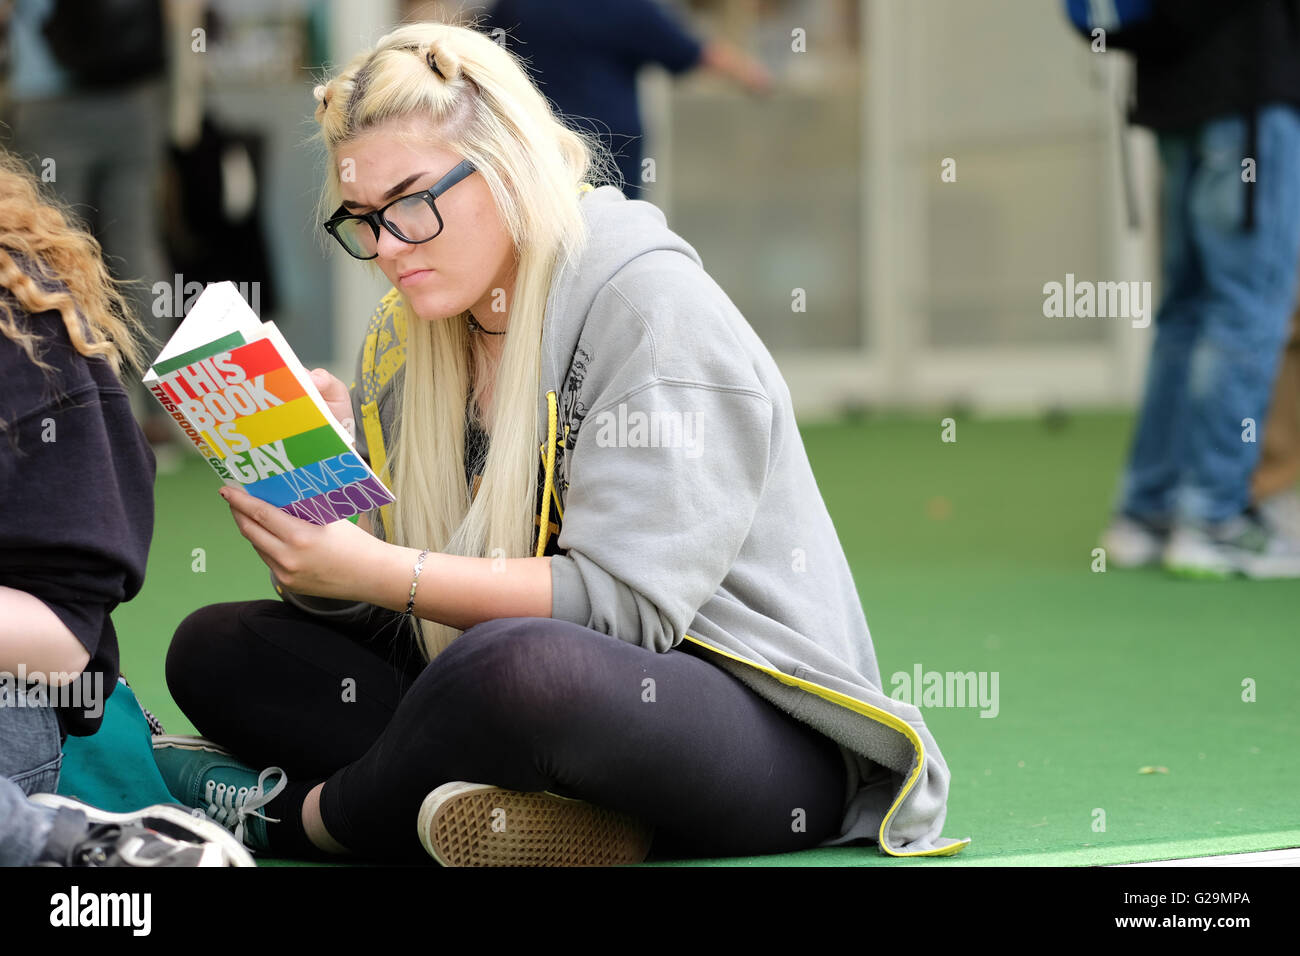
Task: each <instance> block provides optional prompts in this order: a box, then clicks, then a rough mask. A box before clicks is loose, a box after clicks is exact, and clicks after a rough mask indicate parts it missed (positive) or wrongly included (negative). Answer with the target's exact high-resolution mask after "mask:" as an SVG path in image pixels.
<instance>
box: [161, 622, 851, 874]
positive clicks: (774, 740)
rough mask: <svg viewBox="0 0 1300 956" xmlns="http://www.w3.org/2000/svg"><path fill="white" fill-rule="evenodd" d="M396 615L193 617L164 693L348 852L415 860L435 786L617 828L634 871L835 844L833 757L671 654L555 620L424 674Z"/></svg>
mask: <svg viewBox="0 0 1300 956" xmlns="http://www.w3.org/2000/svg"><path fill="white" fill-rule="evenodd" d="M397 621H398V618H397V617H396V615H393V614H392V613H391V612H384V611H381V610H379V609H376V612H375V614H374V615H373V616H372V617H371V618H370V619H369V620H367V621H364V622H361V623H355V624H338V623H332V622H329V621H328V620H327V619H323V618H319V617H315V616H312V615H309V614H307V613H305V612H302V611H299V610H298V609H297V608H295V607H293V606H292V605H289V604H285V603H282V602H279V601H249V602H238V603H228V604H214V605H210V606H208V607H204V608H201V609H200V610H198V611H195V612H194V613H193V614H191V615H190V616H189V617H187V618H186V619H185V620H184V621H183V622H182V623H181V625H180V627H179V628H178V630H177V631H176V634H175V636H174V638H173V640H172V643H171V647H170V649H169V651H168V654H167V683H168V686H169V687H170V689H171V692H172V695H173V697H174V698H175V700H176V702H177V704H178V705H179V706H180V708H181V710H182V711H184V712H185V714H186V715H187V716H188V717H189V718H190V719H191V720H192V721H193V722H194V725H195V727H197V728H198V730H199V732H200V733H201V734H202V735H203V736H205V737H207V738H209V739H211V740H213V741H214V742H216V743H218V744H221V745H222V746H224V747H226V748H228V749H230V750H231V751H233V752H234V753H235V754H236V755H237V756H238V757H239V758H240V759H241V760H243V761H245V762H247V763H249V764H251V765H252V766H254V767H256V768H258V769H261V768H262V767H265V766H278V767H281V768H283V769H284V771H285V773H286V775H287V776H288V777H289V779H290V781H292V782H304V781H313V782H319V781H322V780H323V781H325V786H324V789H323V790H322V793H321V816H322V820H323V822H324V824H325V827H326V829H327V830H329V832H330V834H331V836H333V837H334V838H335V839H336V840H338V841H339V842H340V843H342V844H343V845H344V846H346V847H347V848H348V849H349V850H350V851H352V852H353V853H354V854H356V855H357V856H359V857H362V858H371V859H394V860H396V859H416V858H423V859H424V860H426V861H427V860H428V856H427V854H425V853H424V850H423V848H422V847H421V846H420V843H419V840H418V837H417V835H416V817H417V815H418V811H419V807H420V803H421V802H422V801H423V799H424V798H425V796H426V795H427V794H428V793H429V791H430V790H433V789H434V788H435V787H437V786H439V785H440V784H443V783H446V782H448V781H451V780H464V781H470V782H473V783H487V784H493V785H496V786H499V787H504V788H506V789H508V790H523V791H541V790H549V791H550V792H552V793H556V794H560V795H561V796H566V797H573V798H576V799H581V800H586V801H588V802H590V803H594V804H597V805H600V806H605V807H609V808H611V809H616V810H621V811H624V812H627V813H631V814H634V815H636V816H639V817H641V818H642V819H644V820H646V821H648V822H649V823H651V824H653V825H654V826H655V828H656V830H655V839H654V844H653V848H652V851H651V858H652V859H662V858H683V857H699V856H719V855H729V856H730V855H750V854H753V855H758V854H769V853H781V852H787V851H791V850H797V849H804V848H808V847H813V846H816V845H817V844H818V843H820V842H821V841H822V840H824V839H826V838H828V837H830V836H833V835H835V834H836V833H837V832H838V831H839V825H840V820H841V816H842V813H843V809H844V798H845V793H844V790H845V786H846V780H845V774H846V769H845V765H844V759H843V757H842V755H841V753H840V750H839V748H838V746H837V745H836V743H835V742H834V741H833V740H832V739H831V738H829V737H827V736H825V735H824V734H822V733H820V732H819V731H817V730H814V729H813V728H811V727H810V726H808V725H807V724H804V723H802V722H801V721H798V720H796V719H795V718H793V717H791V716H790V715H789V714H787V713H785V712H784V711H782V710H781V709H779V708H777V707H775V706H774V705H772V704H770V703H769V702H767V701H766V700H764V699H763V698H762V697H760V696H758V695H757V694H755V693H754V692H753V691H751V690H750V689H749V688H748V687H746V686H745V685H744V684H742V683H741V682H740V681H738V680H737V679H736V678H734V677H732V676H731V675H730V674H728V673H727V672H726V671H723V670H722V669H720V668H718V667H717V666H715V665H714V664H712V663H710V662H709V661H707V660H706V659H704V658H703V657H701V656H699V653H700V652H698V651H697V650H695V651H692V650H685V649H684V648H687V647H688V646H689V645H688V643H683V644H682V645H680V647H679V648H677V649H674V650H671V651H668V652H667V653H663V654H659V653H656V652H654V651H651V650H647V649H645V648H642V647H639V646H637V645H633V644H629V643H627V642H626V641H622V640H619V639H618V638H615V637H611V636H609V635H607V634H602V633H601V632H599V631H595V630H592V629H590V628H586V627H581V626H578V625H575V624H572V623H570V622H567V621H559V620H553V619H551V618H500V619H497V620H493V621H486V622H484V623H482V624H479V625H477V626H476V627H472V628H470V629H469V630H467V631H465V632H464V633H463V634H462V635H461V636H460V637H459V638H458V639H457V640H456V641H455V642H453V643H452V645H451V646H450V647H448V648H447V649H446V650H445V651H443V652H442V653H441V654H439V655H438V656H437V657H435V658H434V660H433V661H432V662H430V663H428V664H425V663H424V661H423V659H422V657H421V656H420V655H419V653H418V651H417V650H416V648H415V646H414V644H413V642H412V640H411V638H410V637H409V635H408V632H406V631H404V630H402V631H400V633H399V628H398V626H397ZM271 829H272V830H274V829H275V827H274V825H273V826H272V828H271Z"/></svg>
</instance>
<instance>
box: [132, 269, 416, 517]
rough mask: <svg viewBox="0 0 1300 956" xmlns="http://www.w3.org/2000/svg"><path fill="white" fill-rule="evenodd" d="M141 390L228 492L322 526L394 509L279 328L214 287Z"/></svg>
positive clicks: (221, 286)
mask: <svg viewBox="0 0 1300 956" xmlns="http://www.w3.org/2000/svg"><path fill="white" fill-rule="evenodd" d="M144 384H145V385H146V386H147V387H148V388H149V391H150V392H151V393H152V394H153V396H154V397H155V398H156V399H157V400H158V401H159V403H160V404H161V405H162V407H163V409H165V410H166V412H167V414H168V415H170V416H171V417H172V419H173V420H174V421H175V422H176V424H177V426H178V427H179V428H180V430H181V431H182V432H183V433H184V434H185V437H186V438H187V439H188V440H189V441H190V442H191V443H192V444H193V445H194V447H195V448H196V449H198V452H199V454H200V455H202V456H203V458H204V459H205V460H206V461H207V463H208V464H209V465H210V466H211V467H212V470H213V471H214V472H216V474H217V476H218V477H219V478H221V480H222V481H223V482H225V484H227V485H239V486H241V487H243V489H244V490H245V491H247V492H248V493H249V494H251V495H253V496H254V497H257V498H260V499H262V500H263V501H266V502H269V503H270V504H272V505H275V506H276V507H277V508H279V509H280V510H281V511H284V512H287V513H288V514H291V515H294V516H295V517H298V518H302V519H303V520H304V521H310V522H311V523H312V524H318V525H324V524H329V523H331V522H334V521H338V520H340V519H344V518H348V519H351V520H356V516H357V515H359V514H360V513H361V512H364V511H369V510H371V509H373V508H378V507H380V506H382V505H386V504H389V503H391V502H392V501H393V494H392V492H390V491H389V490H388V488H387V487H385V485H384V483H383V482H382V481H380V480H379V477H378V476H377V475H375V473H374V472H373V471H371V469H370V466H369V465H368V464H366V462H365V461H364V460H363V459H362V458H361V456H360V455H358V454H357V453H356V451H355V449H354V448H353V445H352V438H351V436H349V435H348V433H347V431H346V430H345V429H344V428H343V426H342V425H340V424H339V422H338V420H337V419H336V418H335V417H334V415H333V413H331V412H330V409H329V406H328V405H326V403H325V400H324V399H323V398H322V397H321V395H320V392H319V391H318V390H317V388H316V386H315V384H314V383H313V382H312V380H311V375H310V374H309V373H308V371H307V369H306V368H305V367H304V366H303V365H302V363H301V362H299V361H298V358H297V356H295V355H294V353H293V349H291V348H290V347H289V343H288V342H286V341H285V339H284V336H283V335H282V334H281V333H280V330H279V329H277V328H276V327H275V323H274V322H269V321H268V322H262V321H261V320H259V319H258V317H257V314H256V313H255V312H253V310H252V309H251V308H249V306H248V303H247V302H245V301H244V299H243V297H242V296H241V295H240V294H239V291H238V289H237V288H236V287H235V285H234V284H233V283H231V282H217V283H214V284H212V285H209V286H208V287H207V288H206V289H204V291H203V293H202V294H201V295H200V296H199V297H198V299H197V300H195V302H194V306H193V307H192V308H191V309H190V311H189V314H188V315H186V317H185V320H184V321H183V322H182V323H181V325H180V328H178V329H177V330H176V334H175V335H173V336H172V337H171V339H170V340H169V341H168V342H167V345H166V346H165V347H164V348H163V350H162V351H161V352H159V353H158V357H157V359H155V360H154V363H153V365H152V366H151V367H150V368H149V370H148V372H146V373H145V376H144Z"/></svg>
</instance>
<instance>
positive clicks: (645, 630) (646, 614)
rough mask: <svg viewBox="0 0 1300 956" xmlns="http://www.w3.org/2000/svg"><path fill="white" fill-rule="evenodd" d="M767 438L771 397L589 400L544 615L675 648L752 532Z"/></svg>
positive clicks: (734, 391)
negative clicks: (548, 607) (547, 610)
mask: <svg viewBox="0 0 1300 956" xmlns="http://www.w3.org/2000/svg"><path fill="white" fill-rule="evenodd" d="M771 435H772V402H771V400H770V399H769V398H768V397H767V396H766V395H764V394H762V393H761V392H759V391H756V390H754V389H751V388H742V387H724V386H712V385H707V384H702V383H698V382H691V383H680V382H674V381H666V380H663V379H656V380H654V381H652V382H650V383H649V384H647V385H644V386H642V387H640V388H639V389H637V390H634V391H633V392H631V393H626V392H625V393H624V394H622V395H620V396H617V397H614V398H612V399H609V400H606V399H605V398H604V397H602V398H598V399H597V404H595V405H593V408H592V411H591V413H590V414H588V415H587V417H586V419H585V420H584V422H583V424H582V428H581V432H580V435H579V440H578V442H577V444H576V445H575V446H574V448H573V449H571V451H570V454H571V455H572V456H573V457H572V461H571V463H570V484H569V489H568V494H567V495H566V498H567V501H566V502H565V506H564V515H563V521H562V524H561V529H560V536H559V540H558V542H557V544H558V546H559V548H560V549H561V551H562V552H563V553H561V554H556V555H553V556H552V557H551V600H552V610H551V616H552V617H554V618H558V619H562V620H567V621H573V622H574V623H576V624H581V625H583V626H585V627H590V628H592V629H594V630H597V631H601V632H602V633H605V634H609V635H612V636H614V637H617V638H619V639H620V640H624V641H628V642H630V643H633V644H638V645H640V646H642V647H645V648H648V649H651V650H654V651H658V652H660V653H662V652H664V651H667V650H669V649H670V648H673V647H676V646H677V645H678V644H680V643H681V641H682V637H683V635H684V634H685V632H686V630H687V628H688V627H690V624H691V621H692V620H694V618H695V614H696V612H697V611H698V610H699V608H700V607H701V606H702V605H703V604H704V603H705V601H707V600H708V599H709V598H710V597H712V596H713V595H714V594H715V593H716V592H717V590H718V587H719V586H720V585H721V583H722V581H723V579H724V578H725V577H726V576H727V573H728V572H729V571H730V569H731V567H732V565H733V564H734V562H735V560H736V556H737V555H738V554H739V552H740V549H741V546H742V545H743V544H744V542H745V539H746V538H747V537H748V535H749V530H750V527H751V525H752V523H753V520H754V516H755V514H756V512H757V509H758V507H759V502H760V501H761V499H762V496H763V490H764V486H765V484H766V480H767V474H768V463H769V458H770V443H771ZM656 445H658V447H656Z"/></svg>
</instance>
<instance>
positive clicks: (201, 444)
mask: <svg viewBox="0 0 1300 956" xmlns="http://www.w3.org/2000/svg"><path fill="white" fill-rule="evenodd" d="M149 391H150V392H152V393H153V397H154V398H156V399H157V400H158V403H159V404H160V405H162V407H163V410H164V411H165V412H167V414H168V415H170V416H171V417H172V420H173V421H175V422H176V424H177V425H179V426H180V429H181V431H183V432H184V433H185V437H186V438H188V439H189V440H190V441H191V442H193V443H194V447H195V448H197V449H198V450H199V454H200V455H202V456H203V457H204V459H206V461H207V463H208V464H209V465H211V466H212V470H213V471H215V472H216V473H217V475H218V476H219V477H221V478H225V479H226V480H228V481H234V480H235V478H234V476H233V475H231V474H230V472H229V470H227V468H226V466H225V465H224V464H222V461H221V457H220V456H219V455H217V454H216V452H214V451H213V450H212V446H210V445H209V444H208V443H207V441H205V440H204V438H203V436H202V435H201V434H200V433H199V430H198V429H197V428H195V427H194V426H193V425H191V424H190V422H189V419H187V418H186V417H185V413H184V412H182V411H181V410H180V408H179V406H177V404H176V403H175V402H173V401H172V398H171V396H170V395H168V394H167V391H166V389H164V388H163V387H162V384H161V383H159V382H154V383H152V384H151V385H150V386H149Z"/></svg>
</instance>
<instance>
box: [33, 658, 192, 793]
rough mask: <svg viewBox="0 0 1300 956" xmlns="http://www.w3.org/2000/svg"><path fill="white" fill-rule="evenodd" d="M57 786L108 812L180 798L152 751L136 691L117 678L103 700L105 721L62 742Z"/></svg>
mask: <svg viewBox="0 0 1300 956" xmlns="http://www.w3.org/2000/svg"><path fill="white" fill-rule="evenodd" d="M58 792H59V793H61V794H63V795H64V796H69V797H76V798H77V799H78V800H83V801H85V802H86V803H89V804H90V805H91V806H94V807H98V808H99V809H101V810H108V811H109V812H110V813H127V812H130V811H133V810H140V809H143V808H144V807H150V806H154V805H155V804H159V803H170V804H176V805H178V806H179V804H177V803H176V798H175V797H173V796H172V795H171V793H170V792H169V791H168V790H167V785H166V784H165V783H163V778H162V774H160V773H159V772H158V764H157V763H156V762H155V761H154V757H153V734H152V731H151V730H150V727H149V722H148V721H147V720H146V719H145V716H144V711H143V710H142V709H141V707H140V702H139V701H138V700H137V699H136V696H135V693H134V692H133V691H132V690H131V688H130V687H129V686H127V684H126V683H125V682H123V681H119V682H118V685H117V687H116V688H114V690H113V693H112V695H110V696H109V698H108V700H107V701H106V702H105V704H104V722H103V724H102V725H101V726H100V728H99V731H98V732H97V733H95V734H93V735H91V736H89V737H69V738H68V739H67V741H66V742H65V743H64V745H63V768H62V772H61V773H60V774H59V787H58Z"/></svg>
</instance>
